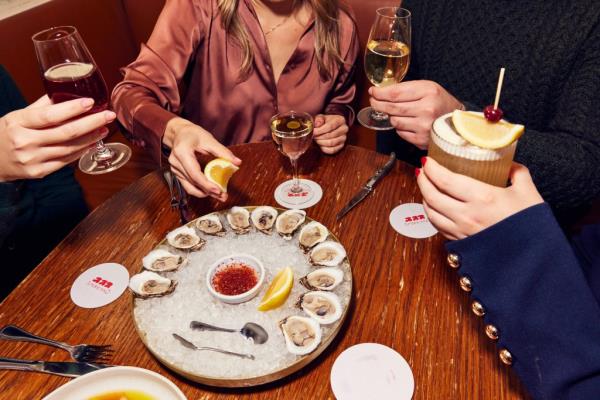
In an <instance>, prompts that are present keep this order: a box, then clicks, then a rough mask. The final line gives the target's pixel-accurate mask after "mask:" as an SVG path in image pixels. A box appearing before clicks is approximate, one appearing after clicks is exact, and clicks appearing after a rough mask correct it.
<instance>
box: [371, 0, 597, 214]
mask: <svg viewBox="0 0 600 400" xmlns="http://www.w3.org/2000/svg"><path fill="white" fill-rule="evenodd" d="M403 7H405V8H408V9H409V10H411V12H412V15H413V20H412V26H413V42H412V59H411V66H410V71H409V75H408V77H407V79H427V80H432V81H435V82H437V83H439V84H440V85H442V86H443V87H444V88H446V90H448V91H449V92H450V93H452V94H453V95H454V96H455V97H456V98H458V99H459V100H461V101H463V102H465V104H467V106H468V107H471V108H475V109H481V108H483V107H485V106H486V105H488V104H491V103H493V100H494V96H495V90H496V82H497V79H498V72H499V69H500V67H502V66H504V67H506V68H507V72H506V78H505V81H504V88H503V91H502V99H501V108H502V109H503V110H504V114H505V116H506V119H508V120H509V121H511V122H514V123H522V124H524V125H525V127H526V131H525V134H524V135H523V137H522V138H521V140H520V141H519V144H518V147H517V155H516V158H515V159H516V161H518V162H521V163H523V164H525V165H526V166H528V167H529V169H530V170H531V173H532V175H533V178H534V181H535V183H536V185H537V187H538V189H539V190H540V192H541V193H542V195H543V196H544V199H545V200H546V201H547V202H549V203H550V204H551V205H552V206H553V208H554V209H555V210H558V211H564V210H566V209H572V208H575V207H579V206H581V205H583V204H586V203H589V202H590V201H591V200H592V199H593V198H595V197H597V196H598V194H599V193H600V1H599V0H572V1H557V0H477V1H473V0H405V1H404V3H403ZM383 135H386V136H387V137H384V136H383ZM390 138H392V139H393V141H395V142H399V140H397V139H396V138H397V135H390V134H382V135H379V138H378V139H379V140H378V141H379V143H378V147H379V149H380V150H391V147H393V146H394V145H398V143H394V144H392V146H390V144H389V139H390ZM386 139H387V141H388V143H387V145H385V144H382V142H384V141H386ZM382 147H387V149H383V148H382Z"/></svg>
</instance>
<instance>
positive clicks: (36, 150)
mask: <svg viewBox="0 0 600 400" xmlns="http://www.w3.org/2000/svg"><path fill="white" fill-rule="evenodd" d="M93 105H94V101H93V100H92V99H88V98H82V99H77V100H71V101H66V102H64V103H59V104H52V102H51V101H50V99H49V98H48V96H44V97H42V98H40V99H39V100H38V101H36V102H35V103H33V104H31V105H30V106H29V107H27V108H24V109H21V110H17V111H13V112H11V113H8V114H6V115H5V116H4V117H2V118H0V181H12V180H16V179H36V178H42V177H44V176H46V175H48V174H50V173H52V172H54V171H56V170H59V169H60V168H62V167H64V166H65V165H67V164H70V163H71V162H73V161H75V160H77V159H79V158H80V157H81V156H82V155H83V154H84V153H85V152H86V151H87V150H88V149H90V148H93V147H94V145H95V143H96V142H97V141H98V140H101V139H104V138H105V137H106V135H107V134H108V129H107V128H103V126H104V125H106V124H108V123H110V122H112V121H113V120H114V119H115V113H113V112H112V111H102V112H98V113H95V114H90V115H86V116H84V117H81V118H77V117H78V116H80V115H81V114H84V113H86V112H88V111H89V110H90V109H91V108H92V106H93Z"/></svg>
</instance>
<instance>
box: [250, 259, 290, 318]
mask: <svg viewBox="0 0 600 400" xmlns="http://www.w3.org/2000/svg"><path fill="white" fill-rule="evenodd" d="M293 285H294V273H293V272H292V269H291V268H290V267H286V268H284V269H282V270H281V271H279V272H278V273H277V275H275V278H273V280H272V281H271V284H270V285H269V288H268V289H267V292H266V293H265V295H264V297H263V298H262V300H261V302H260V304H259V305H258V310H259V311H268V310H272V309H274V308H277V307H279V306H280V305H282V304H283V303H284V302H285V301H286V300H287V298H288V296H289V295H290V291H291V290H292V286H293Z"/></svg>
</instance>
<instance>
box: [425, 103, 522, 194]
mask: <svg viewBox="0 0 600 400" xmlns="http://www.w3.org/2000/svg"><path fill="white" fill-rule="evenodd" d="M462 113H465V112H462ZM466 113H468V114H472V115H468V117H475V116H476V117H477V118H479V117H480V118H481V119H483V114H482V113H475V112H466ZM463 115H464V114H463ZM500 123H501V124H504V125H507V126H508V125H509V124H508V123H507V122H505V121H501V122H500ZM482 126H483V127H484V129H485V123H484V125H482ZM519 126H520V125H519ZM490 134H491V133H490ZM516 148H517V140H516V139H515V140H514V141H512V142H511V143H510V144H508V145H505V146H503V147H500V148H483V147H480V146H476V145H474V144H472V143H470V142H469V141H467V140H466V139H465V138H464V137H463V136H461V135H460V134H459V131H458V130H457V129H456V127H455V124H454V123H453V113H449V114H446V115H443V116H441V117H439V118H438V119H437V120H436V121H435V122H434V124H433V129H432V131H431V140H430V141H429V153H428V156H429V157H431V158H433V159H434V160H436V161H437V162H438V163H440V164H441V165H443V166H444V167H446V168H448V169H449V170H451V171H453V172H456V173H459V174H462V175H467V176H470V177H472V178H475V179H477V180H480V181H482V182H486V183H489V184H491V185H495V186H500V187H506V185H507V183H508V176H509V173H510V168H511V165H512V161H513V158H514V155H515V150H516Z"/></svg>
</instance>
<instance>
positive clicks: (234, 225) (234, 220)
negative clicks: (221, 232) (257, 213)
mask: <svg viewBox="0 0 600 400" xmlns="http://www.w3.org/2000/svg"><path fill="white" fill-rule="evenodd" d="M227 222H229V226H231V229H233V231H234V232H235V233H237V234H238V235H241V234H244V233H248V232H250V213H249V212H248V210H246V209H245V208H244V207H231V210H229V212H228V213H227Z"/></svg>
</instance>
